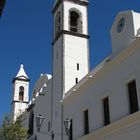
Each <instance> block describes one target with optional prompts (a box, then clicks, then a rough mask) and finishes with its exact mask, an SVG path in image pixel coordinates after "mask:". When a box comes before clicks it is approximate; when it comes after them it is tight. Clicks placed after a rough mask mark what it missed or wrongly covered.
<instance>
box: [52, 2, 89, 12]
mask: <svg viewBox="0 0 140 140" xmlns="http://www.w3.org/2000/svg"><path fill="white" fill-rule="evenodd" d="M63 1H70V2H73V3H76V4H79V5H84V6H87V5H89V2H88V1H87V0H58V1H57V2H56V3H55V5H54V7H53V10H52V14H54V13H55V12H56V10H57V9H58V7H59V6H60V5H61V3H62V2H63Z"/></svg>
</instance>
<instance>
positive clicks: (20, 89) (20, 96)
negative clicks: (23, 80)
mask: <svg viewBox="0 0 140 140" xmlns="http://www.w3.org/2000/svg"><path fill="white" fill-rule="evenodd" d="M23 100H24V87H23V86H20V87H19V101H23Z"/></svg>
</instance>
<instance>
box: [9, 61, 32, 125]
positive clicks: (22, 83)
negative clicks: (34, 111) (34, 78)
mask: <svg viewBox="0 0 140 140" xmlns="http://www.w3.org/2000/svg"><path fill="white" fill-rule="evenodd" d="M29 81H30V80H29V78H28V76H27V74H26V73H25V71H24V66H23V65H22V64H21V65H20V70H19V72H18V74H17V76H16V77H15V78H14V79H13V81H12V83H13V99H12V103H11V106H12V121H13V122H14V121H16V118H17V116H18V115H20V114H21V113H22V112H23V111H25V109H26V107H27V104H28V100H29V95H28V94H29Z"/></svg>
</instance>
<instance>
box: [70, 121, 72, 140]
mask: <svg viewBox="0 0 140 140" xmlns="http://www.w3.org/2000/svg"><path fill="white" fill-rule="evenodd" d="M70 122H71V124H70V140H73V121H72V120H70Z"/></svg>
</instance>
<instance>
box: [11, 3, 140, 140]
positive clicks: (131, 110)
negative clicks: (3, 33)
mask: <svg viewBox="0 0 140 140" xmlns="http://www.w3.org/2000/svg"><path fill="white" fill-rule="evenodd" d="M88 4H89V2H88V0H77V1H74V0H63V1H62V0H56V1H55V4H54V7H53V11H52V13H53V16H54V41H53V43H52V49H53V72H52V76H51V75H49V74H41V75H40V78H39V79H38V81H37V82H36V84H35V86H34V88H33V94H32V100H31V101H30V102H29V103H28V87H29V78H28V76H27V75H26V73H25V71H24V69H23V65H21V67H20V71H19V73H18V75H17V76H16V78H15V79H14V80H13V85H14V89H15V90H14V94H13V96H14V97H13V102H12V106H13V109H12V112H13V115H12V116H13V120H14V121H15V120H16V115H18V114H21V113H22V114H23V115H24V119H23V125H24V127H26V128H27V129H28V140H67V139H69V140H76V139H80V140H93V139H95V140H112V139H113V140H118V139H119V140H124V139H127V140H131V139H134V140H139V138H140V133H139V131H140V111H139V108H140V86H139V85H140V64H139V60H140V14H139V13H136V12H134V11H131V10H130V11H124V12H120V13H118V15H117V17H116V19H115V21H114V23H113V25H112V28H111V31H110V33H111V41H112V53H111V54H110V56H108V57H107V58H105V59H104V60H103V61H102V62H101V63H100V64H99V65H98V66H97V67H95V68H94V69H93V70H92V71H89V70H90V68H89V46H88V45H89V35H88V16H87V15H88V13H87V11H88ZM21 87H22V88H21ZM27 103H28V104H27ZM65 122H69V123H68V124H69V127H66V125H65ZM66 128H68V129H66Z"/></svg>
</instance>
